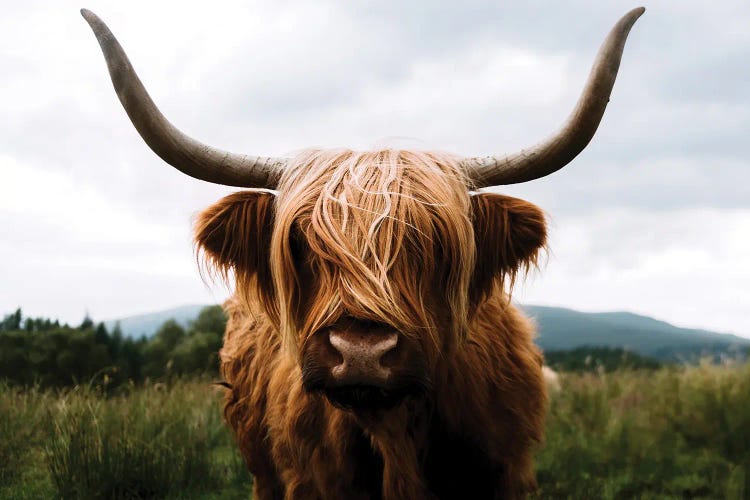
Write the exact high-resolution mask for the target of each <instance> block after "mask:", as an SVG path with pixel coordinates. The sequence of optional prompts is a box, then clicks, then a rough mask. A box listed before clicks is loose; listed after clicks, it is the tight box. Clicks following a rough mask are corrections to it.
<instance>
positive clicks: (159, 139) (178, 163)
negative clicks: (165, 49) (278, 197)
mask: <svg viewBox="0 0 750 500" xmlns="http://www.w3.org/2000/svg"><path fill="white" fill-rule="evenodd" d="M81 15H82V16H83V18H84V19H85V20H86V22H88V24H89V26H91V29H92V31H93V32H94V35H95V36H96V39H97V41H98V42H99V46H100V47H101V49H102V53H103V54H104V59H105V61H106V63H107V68H108V69H109V74H110V77H111V79H112V85H113V86H114V88H115V92H116V93H117V97H118V98H119V99H120V102H121V103H122V106H123V108H125V112H126V113H127V114H128V117H129V118H130V121H131V122H132V123H133V126H135V128H136V130H137V131H138V133H139V134H140V135H141V137H142V138H143V140H144V141H145V142H146V144H147V145H148V146H149V147H150V148H151V149H152V150H153V151H154V153H156V154H157V155H158V156H159V157H160V158H161V159H162V160H164V161H165V162H167V163H169V164H170V165H172V166H173V167H175V168H176V169H177V170H180V171H181V172H183V173H185V174H187V175H189V176H191V177H195V178H196V179H201V180H204V181H208V182H213V183H215V184H224V185H227V186H237V187H248V188H267V189H273V188H275V187H276V185H277V184H278V181H279V178H280V176H281V173H282V171H283V169H284V167H285V166H286V163H287V160H286V159H284V158H272V157H261V156H251V155H242V154H236V153H230V152H228V151H223V150H220V149H217V148H214V147H211V146H208V145H206V144H203V143H201V142H198V141H197V140H195V139H193V138H192V137H189V136H188V135H186V134H184V133H183V132H182V131H180V130H179V129H178V128H177V127H175V126H174V125H172V123H170V122H169V120H167V119H166V118H165V117H164V115H163V114H162V113H161V111H159V108H158V107H157V106H156V104H155V103H154V101H153V100H152V99H151V96H149V94H148V92H147V91H146V88H145V87H144V86H143V83H141V80H140V78H139V77H138V75H137V74H136V72H135V70H134V69H133V66H132V64H131V63H130V60H129V59H128V56H127V54H125V51H124V50H123V48H122V46H121V45H120V43H119V42H118V41H117V39H116V38H115V36H114V35H113V34H112V32H111V31H110V29H109V28H108V27H107V25H106V24H105V23H104V22H103V21H102V20H101V19H100V18H99V17H98V16H97V15H96V14H94V13H93V12H91V11H90V10H88V9H81Z"/></svg>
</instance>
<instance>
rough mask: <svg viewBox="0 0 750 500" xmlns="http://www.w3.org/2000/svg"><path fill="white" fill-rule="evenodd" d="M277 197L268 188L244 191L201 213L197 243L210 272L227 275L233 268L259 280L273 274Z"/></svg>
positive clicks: (225, 198) (231, 195)
mask: <svg viewBox="0 0 750 500" xmlns="http://www.w3.org/2000/svg"><path fill="white" fill-rule="evenodd" d="M274 198H275V197H274V195H273V194H271V193H268V192H266V191H240V192H238V193H233V194H230V195H229V196H226V197H224V198H222V199H221V200H219V201H218V202H217V203H215V204H213V205H211V206H210V207H208V208H207V209H205V210H204V211H203V212H201V213H200V214H199V215H198V219H197V220H196V222H195V244H196V246H197V248H198V250H199V251H200V252H201V253H202V256H203V259H204V262H205V264H206V267H207V268H208V269H209V270H210V271H212V272H215V273H216V274H218V275H219V276H222V277H224V278H226V277H227V275H228V273H229V271H230V270H234V272H235V273H236V274H241V275H243V276H245V277H250V276H256V275H258V278H259V279H263V277H264V276H266V275H267V274H268V273H269V249H270V245H271V232H272V230H273V211H274Z"/></svg>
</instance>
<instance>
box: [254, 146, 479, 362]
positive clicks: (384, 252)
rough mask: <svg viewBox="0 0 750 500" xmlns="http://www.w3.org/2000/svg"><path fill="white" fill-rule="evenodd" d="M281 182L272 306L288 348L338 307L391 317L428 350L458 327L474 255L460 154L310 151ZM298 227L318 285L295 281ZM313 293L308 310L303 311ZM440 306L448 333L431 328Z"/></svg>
mask: <svg viewBox="0 0 750 500" xmlns="http://www.w3.org/2000/svg"><path fill="white" fill-rule="evenodd" d="M278 189H279V193H278V195H277V197H276V207H275V223H274V231H273V236H272V238H271V245H270V250H271V255H270V259H269V260H270V263H271V276H272V280H273V289H274V297H273V304H269V305H270V306H271V307H270V309H272V319H273V320H275V321H274V322H276V323H277V326H278V329H279V332H280V334H281V339H282V344H283V345H284V346H285V347H286V348H287V349H288V350H289V351H291V352H297V350H298V348H299V342H300V339H304V338H305V337H306V336H307V335H310V334H312V333H313V332H314V331H316V330H317V329H319V328H321V327H323V326H326V324H330V323H331V322H333V321H335V320H336V319H337V318H338V317H339V316H341V315H343V314H350V315H353V316H356V317H361V318H363V319H371V320H375V321H382V322H385V323H388V324H391V325H393V326H395V327H396V328H398V329H399V330H400V331H401V332H402V333H403V334H404V335H407V336H412V337H414V338H417V339H419V340H421V341H422V343H423V344H425V343H426V344H428V345H425V346H424V347H426V348H430V350H434V351H440V348H441V347H444V346H445V343H446V342H448V343H450V342H451V341H454V340H460V339H461V338H463V337H464V336H465V333H466V330H467V321H468V310H469V304H468V301H469V294H468V287H469V281H470V279H471V274H472V270H473V268H474V259H475V253H476V252H475V243H474V233H473V229H472V223H471V219H470V217H471V215H470V200H469V193H468V190H467V179H466V178H465V176H464V173H463V171H462V169H461V168H460V167H459V163H458V160H457V158H456V157H454V156H452V155H449V154H445V153H435V152H420V151H404V150H396V149H383V150H377V151H367V152H355V151H351V150H347V149H340V150H314V149H313V150H306V151H303V152H301V153H299V154H298V155H297V156H296V157H295V158H294V159H293V160H292V161H291V163H290V165H289V168H288V169H287V170H286V171H285V173H284V175H283V177H282V178H281V181H280V183H279V187H278ZM295 234H298V235H299V236H301V237H302V240H303V241H304V243H305V245H306V247H307V252H306V253H307V254H308V255H306V259H307V265H309V266H310V268H311V269H312V271H313V272H312V275H313V279H314V281H315V283H314V284H313V283H302V282H301V278H300V275H299V263H296V262H295V256H294V252H293V249H292V243H291V242H292V240H293V239H294V237H295ZM311 290H314V292H313V293H314V294H315V296H314V298H313V300H309V301H307V302H306V304H307V305H308V310H306V311H301V314H298V313H299V312H300V311H298V310H297V309H299V308H300V306H301V299H302V295H303V294H305V293H308V294H309V293H310V291H311ZM436 308H438V309H440V308H442V309H445V311H436V310H435V309H436ZM438 312H439V313H441V314H443V315H444V316H446V317H447V318H448V320H447V321H448V329H449V331H448V332H445V331H442V332H440V334H438V332H437V328H438V325H437V320H436V313H438ZM273 316H275V317H273ZM446 336H447V338H446Z"/></svg>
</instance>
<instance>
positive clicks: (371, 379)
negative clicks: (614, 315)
mask: <svg viewBox="0 0 750 500" xmlns="http://www.w3.org/2000/svg"><path fill="white" fill-rule="evenodd" d="M642 12H643V10H642V9H635V10H633V11H631V12H630V13H628V14H627V15H626V16H625V17H623V18H622V19H621V20H620V21H619V22H618V24H617V25H616V26H615V27H614V28H613V30H612V31H611V33H610V34H609V36H608V37H607V39H606V41H605V42H604V44H603V46H602V48H601V50H600V52H599V55H598V57H597V60H596V62H595V64H594V68H593V70H592V73H591V75H590V77H589V81H588V83H587V85H586V88H585V90H584V92H583V95H582V96H581V98H580V100H579V102H578V104H577V106H576V108H575V110H574V112H573V113H572V114H571V116H570V118H569V119H568V121H567V122H566V124H565V125H564V126H563V127H562V129H561V130H560V131H559V132H558V133H557V134H555V135H553V136H552V137H550V138H548V139H547V140H545V141H543V142H541V143H540V144H538V145H537V146H534V147H533V148H530V149H527V150H523V151H521V152H519V153H515V154H511V155H506V156H502V157H494V156H490V157H484V158H457V157H454V156H451V155H447V154H438V153H427V152H413V151H399V150H381V151H373V152H354V151H350V150H337V151H318V150H309V151H305V152H303V153H300V154H299V155H297V156H296V157H295V158H291V159H277V158H264V157H254V156H245V155H236V154H232V153H227V152H224V151H220V150H217V149H215V148H212V147H209V146H206V145H203V144H200V143H198V142H196V141H194V140H193V139H191V138H189V137H187V136H185V135H184V134H182V132H180V131H179V130H177V129H176V128H175V127H174V126H172V125H171V124H170V123H169V122H168V121H167V120H166V119H165V118H164V117H163V115H162V114H161V113H160V112H159V110H158V109H157V108H156V106H155V105H154V103H153V102H152V101H151V99H150V97H149V96H148V94H147V93H146V90H145V89H144V88H143V86H142V84H141V82H140V80H139V79H138V77H137V76H136V75H135V73H134V71H133V69H132V67H131V65H130V62H129V61H128V59H127V57H126V55H125V53H124V52H123V51H122V48H121V47H120V45H119V44H118V43H117V41H116V40H115V38H114V36H113V35H112V34H111V32H110V31H109V30H108V29H107V27H106V26H105V25H104V24H103V23H102V22H101V20H99V19H98V18H97V17H96V16H95V15H94V14H92V13H91V12H88V11H83V15H84V17H85V18H86V20H87V21H88V22H89V24H90V25H91V26H92V28H93V30H94V32H95V34H96V36H97V38H98V40H99V43H100V45H101V46H102V50H103V52H104V54H105V59H106V60H107V64H108V66H109V70H110V74H111V76H112V81H113V83H114V85H115V88H116V90H117V94H118V96H119V97H120V100H121V101H122V103H123V106H124V107H125V109H126V111H127V113H128V115H129V116H130V119H131V120H132V122H133V124H134V125H135V127H136V129H137V130H138V131H139V133H140V134H141V136H142V137H143V138H144V140H145V141H146V143H147V144H148V145H149V146H150V147H151V148H152V149H153V150H154V151H155V152H156V153H157V154H158V155H159V156H161V157H162V158H163V159H164V160H165V161H167V162H168V163H170V164H171V165H173V166H175V167H177V168H178V169H180V170H181V171H183V172H185V173H187V174H188V175H191V176H193V177H196V178H199V179H203V180H207V181H210V182H215V183H220V184H226V185H232V186H240V187H249V188H265V189H273V190H276V191H275V192H271V191H264V190H248V191H241V192H238V193H235V194H232V195H230V196H227V197H226V198H224V199H222V200H220V201H219V202H218V203H216V204H215V205H213V206H212V207H210V208H208V209H207V210H205V211H204V212H203V213H202V214H201V215H200V217H199V219H198V222H197V225H196V242H197V245H198V247H199V249H200V250H201V251H202V254H203V255H204V257H205V260H206V262H207V263H208V267H209V269H211V270H213V271H216V272H218V274H219V275H221V276H224V277H228V276H233V277H234V279H235V280H236V289H237V292H238V294H239V295H241V296H244V297H245V299H246V301H247V302H248V303H256V304H257V303H258V302H259V306H260V308H261V310H262V311H264V312H265V314H266V315H267V316H268V318H269V321H271V322H272V324H273V325H274V326H275V327H276V330H277V332H278V335H279V336H280V339H281V342H282V344H283V346H284V348H285V350H286V352H287V353H289V354H290V355H293V356H297V358H298V360H299V364H300V368H301V376H302V378H303V383H304V386H305V388H306V389H307V390H308V391H321V392H324V393H325V394H326V395H327V396H328V398H329V400H330V401H331V402H332V403H334V404H335V405H338V406H341V407H346V408H353V409H355V410H369V409H379V408H387V407H390V406H393V405H395V404H396V403H398V402H399V401H400V400H401V399H402V398H403V397H405V396H406V395H409V394H414V393H423V392H425V391H426V390H429V386H430V375H431V372H432V370H433V369H434V367H435V365H436V363H437V360H438V359H439V357H441V356H443V357H444V356H450V355H451V353H452V352H453V350H454V349H457V348H460V346H461V342H462V341H463V339H464V338H465V337H466V335H467V332H468V330H469V325H470V323H471V321H472V315H473V313H474V311H475V310H476V309H477V308H478V307H480V306H481V303H482V301H484V300H486V298H487V297H488V296H490V295H496V294H503V293H504V292H503V290H504V289H505V288H507V286H506V285H507V284H508V283H512V281H513V279H514V278H515V276H516V274H517V273H518V272H519V270H524V269H528V268H529V266H532V265H534V264H535V263H536V260H537V255H538V253H539V251H540V249H542V248H543V247H544V245H545V240H546V229H545V220H544V215H543V213H542V212H541V210H540V209H539V208H537V207H536V206H534V205H532V204H530V203H528V202H525V201H523V200H519V199H515V198H510V197H506V196H502V195H499V194H491V193H475V194H470V190H474V189H477V188H481V187H487V186H495V185H501V184H511V183H517V182H525V181H529V180H533V179H536V178H539V177H543V176H545V175H548V174H550V173H552V172H554V171H556V170H558V169H560V168H562V167H563V166H564V165H566V164H567V163H568V162H570V161H571V160H572V159H573V158H574V157H575V156H576V155H577V154H578V153H580V152H581V151H582V150H583V149H584V147H585V146H586V145H587V144H588V142H589V141H590V139H591V138H592V137H593V135H594V132H595V131H596V128H597V126H598V124H599V122H600V120H601V118H602V115H603V113H604V109H605V107H606V104H607V102H608V100H609V95H610V92H611V90H612V86H613V84H614V81H615V77H616V74H617V69H618V67H619V61H620V57H621V54H622V50H623V47H624V44H625V39H626V37H627V34H628V32H629V30H630V28H631V26H632V25H633V23H634V22H635V20H636V19H637V18H638V17H639V16H640V15H641V13H642Z"/></svg>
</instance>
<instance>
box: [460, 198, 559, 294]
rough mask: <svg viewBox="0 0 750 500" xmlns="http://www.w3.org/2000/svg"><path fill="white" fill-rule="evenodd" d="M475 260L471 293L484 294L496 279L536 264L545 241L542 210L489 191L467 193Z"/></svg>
mask: <svg viewBox="0 0 750 500" xmlns="http://www.w3.org/2000/svg"><path fill="white" fill-rule="evenodd" d="M471 205H472V218H473V224H474V241H475V244H476V252H477V253H476V264H475V268H474V275H473V279H472V288H471V290H472V295H473V297H474V298H475V299H476V300H479V299H481V298H483V297H486V296H487V294H489V293H490V292H491V290H492V288H493V286H494V285H495V284H496V283H497V281H498V280H500V282H501V283H504V282H505V281H506V279H507V280H508V281H510V284H511V285H512V282H513V281H514V280H515V278H516V275H517V274H518V272H519V271H521V272H525V271H527V270H528V269H529V268H531V267H533V266H535V265H536V264H537V259H538V257H539V255H540V253H541V251H542V250H543V249H544V247H545V245H546V242H547V224H546V220H545V217H544V212H543V211H542V210H541V209H540V208H539V207H537V206H536V205H533V204H532V203H529V202H527V201H524V200H520V199H518V198H511V197H510V196H503V195H499V194H493V193H481V194H477V195H474V196H472V197H471Z"/></svg>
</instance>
